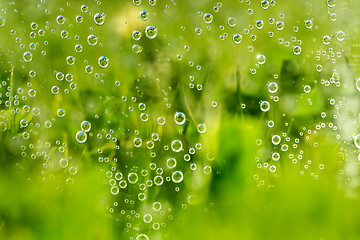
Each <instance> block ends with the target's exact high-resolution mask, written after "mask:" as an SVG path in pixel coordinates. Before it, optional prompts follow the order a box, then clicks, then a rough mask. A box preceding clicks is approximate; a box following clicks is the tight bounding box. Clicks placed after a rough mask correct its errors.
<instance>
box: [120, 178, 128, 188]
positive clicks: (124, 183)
mask: <svg viewBox="0 0 360 240" xmlns="http://www.w3.org/2000/svg"><path fill="white" fill-rule="evenodd" d="M119 187H120V188H126V187H127V182H126V181H125V180H121V181H120V182H119Z"/></svg>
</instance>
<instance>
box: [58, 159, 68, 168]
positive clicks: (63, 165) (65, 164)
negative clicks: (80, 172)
mask: <svg viewBox="0 0 360 240" xmlns="http://www.w3.org/2000/svg"><path fill="white" fill-rule="evenodd" d="M68 164H69V162H68V160H67V159H66V158H62V159H60V160H59V165H60V167H62V168H66V167H67V166H68Z"/></svg>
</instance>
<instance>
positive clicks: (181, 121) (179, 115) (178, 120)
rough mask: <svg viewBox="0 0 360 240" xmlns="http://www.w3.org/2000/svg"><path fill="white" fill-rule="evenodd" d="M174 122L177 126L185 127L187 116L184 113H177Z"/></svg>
mask: <svg viewBox="0 0 360 240" xmlns="http://www.w3.org/2000/svg"><path fill="white" fill-rule="evenodd" d="M174 120H175V123H176V124H177V125H183V124H184V123H185V121H186V116H185V114H184V113H182V112H177V113H175V115H174Z"/></svg>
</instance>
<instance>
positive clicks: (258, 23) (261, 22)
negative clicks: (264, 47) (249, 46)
mask: <svg viewBox="0 0 360 240" xmlns="http://www.w3.org/2000/svg"><path fill="white" fill-rule="evenodd" d="M255 27H256V28H257V29H259V30H260V29H262V28H263V27H264V22H263V21H262V20H257V21H256V22H255Z"/></svg>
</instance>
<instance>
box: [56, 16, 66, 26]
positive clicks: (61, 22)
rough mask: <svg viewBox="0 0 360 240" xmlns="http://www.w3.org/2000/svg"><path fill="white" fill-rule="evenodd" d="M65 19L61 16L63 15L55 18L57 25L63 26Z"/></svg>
mask: <svg viewBox="0 0 360 240" xmlns="http://www.w3.org/2000/svg"><path fill="white" fill-rule="evenodd" d="M65 20H66V19H65V17H64V16H63V15H59V16H57V18H56V22H57V23H58V24H64V23H65Z"/></svg>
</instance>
